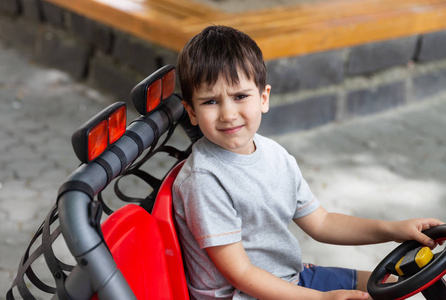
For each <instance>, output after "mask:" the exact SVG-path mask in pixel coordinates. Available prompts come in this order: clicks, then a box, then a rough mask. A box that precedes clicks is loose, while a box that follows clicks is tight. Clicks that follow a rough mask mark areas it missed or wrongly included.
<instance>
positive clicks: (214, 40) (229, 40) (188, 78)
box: [177, 26, 266, 106]
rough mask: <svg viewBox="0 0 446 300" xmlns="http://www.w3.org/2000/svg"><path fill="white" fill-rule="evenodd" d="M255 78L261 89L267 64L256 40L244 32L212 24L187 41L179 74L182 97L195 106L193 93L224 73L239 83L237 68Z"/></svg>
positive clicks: (227, 79) (181, 53) (178, 69)
mask: <svg viewBox="0 0 446 300" xmlns="http://www.w3.org/2000/svg"><path fill="white" fill-rule="evenodd" d="M239 70H240V71H241V72H244V74H245V76H246V78H248V79H249V80H253V81H254V82H255V84H256V86H257V87H258V89H259V90H260V92H262V91H263V90H264V89H265V85H266V66H265V62H264V61H263V54H262V51H261V50H260V48H259V47H258V46H257V44H256V42H254V40H253V39H251V38H250V37H249V36H248V35H246V34H245V33H243V32H241V31H238V30H236V29H234V28H231V27H227V26H209V27H207V28H205V29H204V30H203V31H202V32H201V33H199V34H197V35H196V36H194V37H193V38H192V39H191V40H189V42H187V43H186V45H185V46H184V48H183V50H181V52H180V54H179V56H178V66H177V71H178V77H179V80H180V84H181V91H182V94H183V99H184V100H185V101H186V103H188V104H189V105H191V106H192V95H193V93H194V91H195V90H196V89H198V88H199V87H200V85H201V84H206V85H207V86H212V85H214V84H215V83H216V82H217V80H218V78H219V76H220V75H223V76H224V77H225V79H226V81H227V82H228V83H229V84H238V83H239V78H238V71H239Z"/></svg>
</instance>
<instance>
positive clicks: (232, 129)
mask: <svg viewBox="0 0 446 300" xmlns="http://www.w3.org/2000/svg"><path fill="white" fill-rule="evenodd" d="M243 126H244V125H239V126H233V127H228V128H220V129H218V131H220V132H223V133H226V134H234V133H237V132H238V131H239V130H240V129H242V127H243Z"/></svg>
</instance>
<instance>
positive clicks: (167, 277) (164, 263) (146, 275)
mask: <svg viewBox="0 0 446 300" xmlns="http://www.w3.org/2000/svg"><path fill="white" fill-rule="evenodd" d="M183 163H184V161H183V162H181V163H179V164H177V165H176V166H175V167H174V168H173V169H172V170H171V171H170V172H169V174H168V175H167V176H166V178H165V179H164V181H163V183H162V185H161V188H160V190H159V192H158V195H157V197H156V201H155V205H154V207H153V211H152V214H149V213H148V212H147V211H146V210H144V209H143V208H142V207H141V206H139V205H135V204H128V205H126V206H124V207H122V208H121V209H119V210H117V211H116V212H114V213H113V214H112V215H110V216H109V217H108V218H107V219H106V220H105V221H104V223H103V224H102V232H103V234H104V239H105V241H106V243H107V245H108V247H109V249H110V251H111V253H112V255H113V258H114V260H115V261H116V264H117V265H118V268H119V269H120V270H121V272H122V274H123V275H124V277H125V278H126V280H127V282H128V283H129V285H130V287H131V289H132V290H133V292H134V294H135V296H136V297H137V298H138V299H175V300H182V299H189V294H188V290H187V284H186V277H185V274H184V267H183V260H182V257H181V249H180V245H179V242H178V237H177V234H176V230H175V224H174V220H173V216H172V192H171V189H172V184H173V182H174V180H175V178H176V176H177V174H178V172H179V171H180V169H181V167H182V166H183Z"/></svg>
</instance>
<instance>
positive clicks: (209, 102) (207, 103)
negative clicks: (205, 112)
mask: <svg viewBox="0 0 446 300" xmlns="http://www.w3.org/2000/svg"><path fill="white" fill-rule="evenodd" d="M216 103H217V101H215V100H208V101H205V102H203V103H202V104H204V105H211V104H216Z"/></svg>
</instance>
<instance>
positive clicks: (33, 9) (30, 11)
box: [20, 0, 43, 22]
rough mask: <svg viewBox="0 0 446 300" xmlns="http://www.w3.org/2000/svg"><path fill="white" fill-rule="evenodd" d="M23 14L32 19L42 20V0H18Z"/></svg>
mask: <svg viewBox="0 0 446 300" xmlns="http://www.w3.org/2000/svg"><path fill="white" fill-rule="evenodd" d="M20 1H21V5H22V9H23V16H25V18H27V19H30V20H32V21H37V22H39V21H42V20H43V11H42V1H41V0H20Z"/></svg>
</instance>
